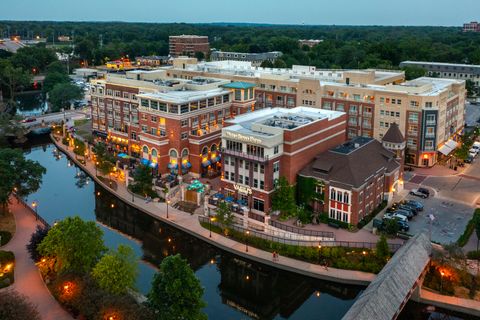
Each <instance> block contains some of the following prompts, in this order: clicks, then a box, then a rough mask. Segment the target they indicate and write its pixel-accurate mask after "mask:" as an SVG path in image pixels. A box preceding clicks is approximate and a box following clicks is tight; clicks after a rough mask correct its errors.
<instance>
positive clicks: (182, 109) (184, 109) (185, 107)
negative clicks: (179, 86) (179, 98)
mask: <svg viewBox="0 0 480 320" xmlns="http://www.w3.org/2000/svg"><path fill="white" fill-rule="evenodd" d="M187 112H188V104H182V105H181V106H180V113H187Z"/></svg>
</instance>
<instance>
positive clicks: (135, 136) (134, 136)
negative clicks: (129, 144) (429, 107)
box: [130, 132, 137, 140]
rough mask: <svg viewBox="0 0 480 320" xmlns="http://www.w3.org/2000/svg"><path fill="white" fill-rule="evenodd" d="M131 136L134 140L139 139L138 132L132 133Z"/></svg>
mask: <svg viewBox="0 0 480 320" xmlns="http://www.w3.org/2000/svg"><path fill="white" fill-rule="evenodd" d="M130 138H131V139H132V140H137V133H136V132H132V133H131V134H130Z"/></svg>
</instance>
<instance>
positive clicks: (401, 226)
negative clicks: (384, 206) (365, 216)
mask: <svg viewBox="0 0 480 320" xmlns="http://www.w3.org/2000/svg"><path fill="white" fill-rule="evenodd" d="M391 219H394V220H395V221H396V222H397V225H398V228H399V230H400V231H403V232H407V231H408V230H409V229H410V226H409V225H408V222H406V221H403V220H401V219H398V218H394V217H384V218H383V224H385V223H386V221H388V220H391ZM383 228H384V227H383Z"/></svg>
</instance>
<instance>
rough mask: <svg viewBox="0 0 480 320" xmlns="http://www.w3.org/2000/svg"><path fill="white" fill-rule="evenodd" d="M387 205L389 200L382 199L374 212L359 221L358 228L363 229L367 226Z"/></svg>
mask: <svg viewBox="0 0 480 320" xmlns="http://www.w3.org/2000/svg"><path fill="white" fill-rule="evenodd" d="M386 206H387V201H382V203H380V204H379V205H378V207H376V208H375V209H374V210H373V211H372V212H370V213H369V214H367V215H366V216H365V217H363V219H362V220H360V221H359V222H358V223H357V227H358V229H361V228H363V227H364V226H366V225H367V224H368V223H369V222H370V221H372V219H373V218H375V216H376V215H377V214H379V213H380V212H381V211H382V210H383V209H385V207H386Z"/></svg>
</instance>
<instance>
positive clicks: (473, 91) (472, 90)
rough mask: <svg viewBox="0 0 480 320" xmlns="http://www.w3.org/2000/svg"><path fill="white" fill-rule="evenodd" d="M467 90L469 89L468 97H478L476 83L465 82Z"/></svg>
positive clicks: (468, 80)
mask: <svg viewBox="0 0 480 320" xmlns="http://www.w3.org/2000/svg"><path fill="white" fill-rule="evenodd" d="M465 88H466V89H467V95H468V96H469V97H472V96H476V95H477V91H476V88H475V82H473V81H472V80H470V79H467V81H465Z"/></svg>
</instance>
